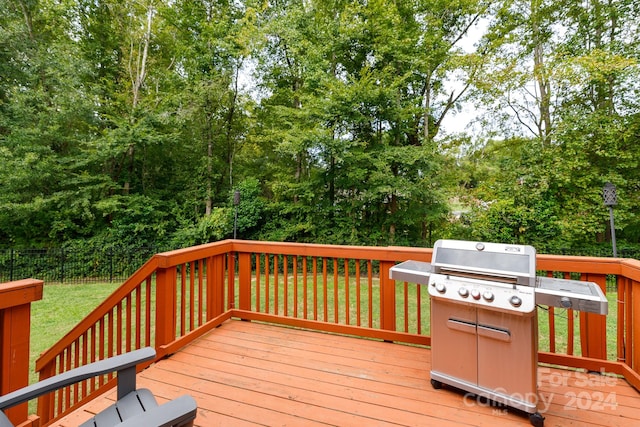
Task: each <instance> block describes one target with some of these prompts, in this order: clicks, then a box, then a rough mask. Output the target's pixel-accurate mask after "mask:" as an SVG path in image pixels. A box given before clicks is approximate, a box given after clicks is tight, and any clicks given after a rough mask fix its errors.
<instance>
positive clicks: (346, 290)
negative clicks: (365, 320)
mask: <svg viewBox="0 0 640 427" xmlns="http://www.w3.org/2000/svg"><path fill="white" fill-rule="evenodd" d="M349 286H350V283H349V259H347V258H345V259H344V323H345V324H347V325H348V324H350V323H351V322H350V316H349V314H350V313H349V312H350V310H351V303H350V300H349Z"/></svg>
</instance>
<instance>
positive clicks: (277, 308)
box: [273, 255, 280, 316]
mask: <svg viewBox="0 0 640 427" xmlns="http://www.w3.org/2000/svg"><path fill="white" fill-rule="evenodd" d="M279 264H280V263H279V260H278V255H274V256H273V296H274V301H273V313H274V314H275V315H276V316H277V315H278V314H279V313H280V301H279V298H278V297H279V296H280V292H279V291H280V284H279V283H278V268H279Z"/></svg>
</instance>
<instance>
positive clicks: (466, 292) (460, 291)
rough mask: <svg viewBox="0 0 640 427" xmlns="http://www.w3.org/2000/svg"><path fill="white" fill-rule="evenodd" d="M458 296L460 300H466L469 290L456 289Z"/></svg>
mask: <svg viewBox="0 0 640 427" xmlns="http://www.w3.org/2000/svg"><path fill="white" fill-rule="evenodd" d="M458 295H460V296H461V297H462V298H466V297H468V296H469V290H468V289H467V288H460V289H458Z"/></svg>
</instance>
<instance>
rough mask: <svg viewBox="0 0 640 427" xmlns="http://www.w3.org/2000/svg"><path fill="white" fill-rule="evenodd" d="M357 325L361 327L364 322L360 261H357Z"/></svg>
mask: <svg viewBox="0 0 640 427" xmlns="http://www.w3.org/2000/svg"><path fill="white" fill-rule="evenodd" d="M355 261H356V325H357V326H361V320H362V317H361V316H362V310H361V308H360V304H361V302H362V301H361V300H362V297H361V295H360V292H361V291H362V290H361V288H360V260H359V259H356V260H355Z"/></svg>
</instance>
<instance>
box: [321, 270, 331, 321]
mask: <svg viewBox="0 0 640 427" xmlns="http://www.w3.org/2000/svg"><path fill="white" fill-rule="evenodd" d="M322 293H323V297H324V300H323V303H324V306H323V307H324V318H323V320H324V321H325V322H326V321H327V320H328V319H329V302H328V299H327V297H328V291H327V258H325V257H322Z"/></svg>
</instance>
